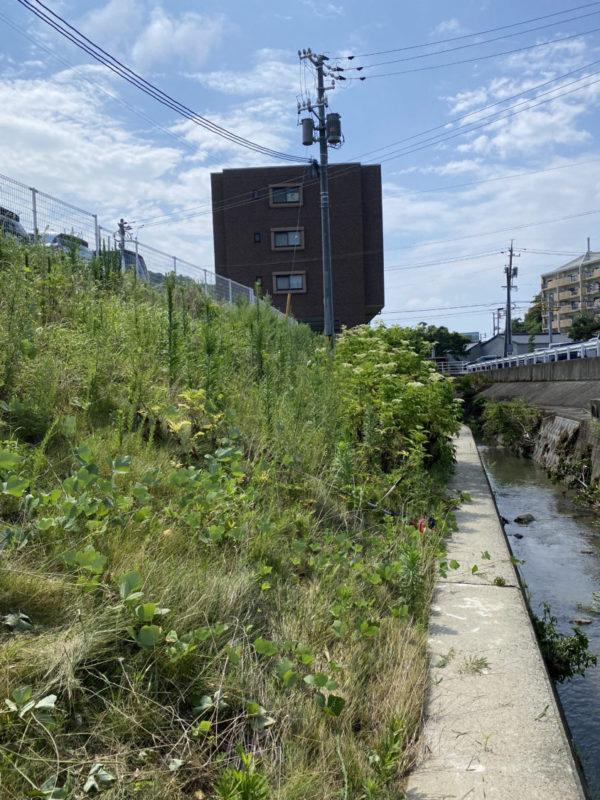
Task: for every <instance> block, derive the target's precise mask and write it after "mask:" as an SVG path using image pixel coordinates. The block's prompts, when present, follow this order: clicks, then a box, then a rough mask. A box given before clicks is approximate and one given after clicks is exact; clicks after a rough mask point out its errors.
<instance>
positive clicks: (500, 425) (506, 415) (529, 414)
mask: <svg viewBox="0 0 600 800" xmlns="http://www.w3.org/2000/svg"><path fill="white" fill-rule="evenodd" d="M541 420H542V412H541V411H540V410H539V409H537V408H531V407H530V406H526V405H525V403H524V402H523V401H522V400H521V399H520V398H516V399H514V400H500V401H498V400H488V401H487V403H486V405H485V408H484V411H483V415H482V422H483V424H482V431H483V435H484V438H486V439H487V440H492V441H494V440H498V441H500V442H501V443H502V444H504V445H506V447H508V448H509V449H510V450H511V451H512V452H514V453H516V454H517V455H524V456H526V455H529V453H530V452H531V450H532V449H533V445H534V443H535V434H536V432H537V430H538V428H539V426H540V423H541Z"/></svg>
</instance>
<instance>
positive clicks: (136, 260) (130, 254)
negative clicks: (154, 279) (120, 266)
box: [123, 250, 148, 281]
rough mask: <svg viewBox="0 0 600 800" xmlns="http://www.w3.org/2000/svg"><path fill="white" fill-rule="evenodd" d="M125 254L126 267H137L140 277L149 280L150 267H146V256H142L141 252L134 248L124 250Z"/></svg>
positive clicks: (137, 273) (136, 270)
mask: <svg viewBox="0 0 600 800" xmlns="http://www.w3.org/2000/svg"><path fill="white" fill-rule="evenodd" d="M123 256H124V260H125V268H126V269H127V267H135V272H136V275H137V276H138V278H139V279H140V280H142V281H147V280H148V268H147V267H146V262H145V261H144V256H141V255H140V254H139V253H137V254H136V253H135V251H134V250H124V251H123Z"/></svg>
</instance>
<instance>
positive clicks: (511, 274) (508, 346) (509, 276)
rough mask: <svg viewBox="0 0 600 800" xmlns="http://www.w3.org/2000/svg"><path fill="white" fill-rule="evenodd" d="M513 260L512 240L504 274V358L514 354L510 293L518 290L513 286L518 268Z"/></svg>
mask: <svg viewBox="0 0 600 800" xmlns="http://www.w3.org/2000/svg"><path fill="white" fill-rule="evenodd" d="M513 258H514V250H513V240H512V239H511V240H510V249H509V251H508V266H507V267H504V273H505V274H506V317H505V319H506V324H505V328H504V356H505V357H506V356H512V352H513V344H512V320H511V318H510V312H511V307H510V291H511V289H516V287H515V286H513V283H512V281H513V278H516V277H517V272H518V270H517V267H513V265H512V263H513Z"/></svg>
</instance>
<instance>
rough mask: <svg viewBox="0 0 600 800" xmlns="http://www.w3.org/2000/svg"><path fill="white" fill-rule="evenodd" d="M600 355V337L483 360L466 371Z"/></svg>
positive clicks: (482, 370)
mask: <svg viewBox="0 0 600 800" xmlns="http://www.w3.org/2000/svg"><path fill="white" fill-rule="evenodd" d="M599 356H600V339H590V340H589V341H587V342H577V343H576V344H563V345H557V346H556V347H547V348H544V349H540V350H534V351H533V352H531V353H522V354H521V355H514V356H507V357H506V358H495V359H493V360H490V361H483V362H481V363H480V364H477V363H475V364H468V365H467V366H466V370H465V371H466V372H489V371H490V370H496V369H506V368H507V367H522V366H527V365H530V364H547V363H550V362H552V361H570V360H572V359H576V358H597V357H599Z"/></svg>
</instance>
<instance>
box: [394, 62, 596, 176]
mask: <svg viewBox="0 0 600 800" xmlns="http://www.w3.org/2000/svg"><path fill="white" fill-rule="evenodd" d="M594 74H596V75H600V73H594ZM588 77H589V76H588ZM581 80H586V78H579V79H578V80H577V81H572V82H571V83H570V84H566V85H567V86H571V85H573V84H574V83H579V82H580V81H581ZM597 83H600V78H597V79H596V80H593V81H590V82H589V83H585V84H583V85H581V86H577V87H576V88H575V89H571V90H569V91H568V92H560V93H559V94H556V95H554V96H552V97H548V98H546V99H545V100H540V102H539V103H532V104H531V105H528V106H526V107H525V108H517V106H518V105H522V104H524V103H526V102H529V101H528V100H524V101H522V102H521V103H519V104H516V105H515V106H511V107H509V108H507V109H503V110H502V111H498V112H495V113H494V114H491V115H490V116H491V117H493V119H488V121H487V122H482V123H481V124H472V125H471V126H470V127H468V128H465V129H463V130H460V131H457V132H456V133H452V134H449V135H447V136H443V135H441V134H438V135H436V136H432V137H430V138H429V139H426V140H425V141H424V142H422V143H420V144H419V145H416V146H415V147H411V148H402V149H400V150H399V151H397V152H395V153H394V152H392V153H390V154H388V155H387V156H386V157H385V158H381V159H379V161H380V163H382V164H383V163H385V162H386V161H392V160H393V159H395V158H400V157H401V156H406V155H410V154H411V153H416V152H418V151H419V150H424V149H425V148H427V147H430V146H432V145H434V144H442V143H444V142H447V141H449V140H450V139H456V138H457V137H459V136H463V135H465V134H467V133H473V132H475V131H477V130H481V129H482V128H487V127H488V126H489V125H494V124H495V123H497V122H502V121H504V120H506V119H510V118H511V117H514V116H516V115H517V114H521V113H523V112H524V111H531V110H532V109H534V108H539V106H543V105H546V103H552V102H554V101H555V100H560V99H561V98H562V97H566V96H567V95H570V94H574V93H575V92H579V91H581V90H582V89H589V87H590V86H595V85H596V84H597ZM554 91H556V90H554V89H552V90H549V91H548V92H542V94H541V95H538V97H543V96H544V94H550V93H552V92H554ZM536 99H537V98H536ZM515 109H516V110H515Z"/></svg>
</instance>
